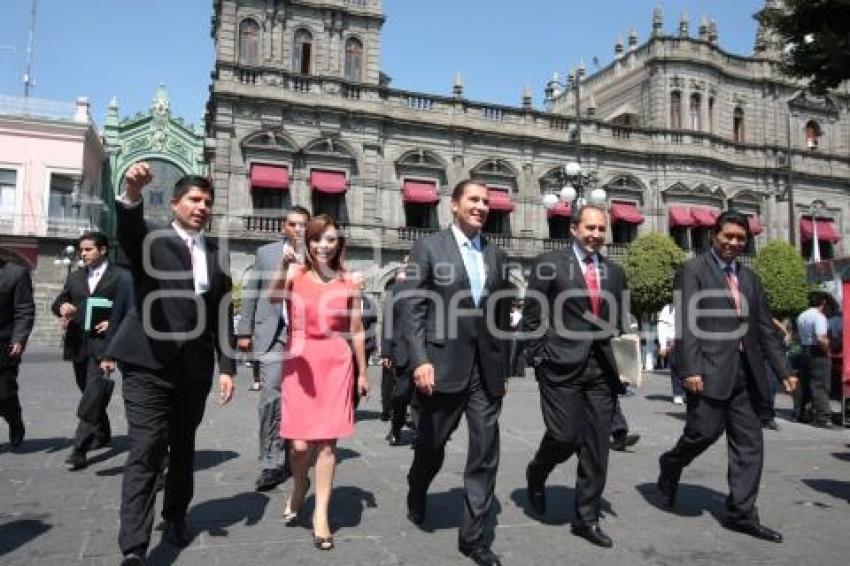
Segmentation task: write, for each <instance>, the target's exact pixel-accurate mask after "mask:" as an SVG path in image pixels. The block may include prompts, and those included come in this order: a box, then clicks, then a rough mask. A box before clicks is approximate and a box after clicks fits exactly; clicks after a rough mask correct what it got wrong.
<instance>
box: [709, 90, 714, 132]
mask: <svg viewBox="0 0 850 566" xmlns="http://www.w3.org/2000/svg"><path fill="white" fill-rule="evenodd" d="M708 131H709V132H711V133H712V134H713V133H714V97H713V96H709V97H708Z"/></svg>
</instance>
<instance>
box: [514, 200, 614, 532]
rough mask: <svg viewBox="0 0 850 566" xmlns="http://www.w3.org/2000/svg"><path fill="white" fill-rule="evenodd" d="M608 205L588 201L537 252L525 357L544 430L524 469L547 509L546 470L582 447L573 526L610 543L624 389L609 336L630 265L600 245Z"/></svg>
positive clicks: (532, 497)
mask: <svg viewBox="0 0 850 566" xmlns="http://www.w3.org/2000/svg"><path fill="white" fill-rule="evenodd" d="M607 228H608V219H607V215H606V212H605V209H604V208H602V207H600V206H597V205H592V204H587V205H584V206H582V207H581V208H580V209H579V210H578V211H577V212H576V215H575V216H574V217H573V222H572V226H571V229H570V230H571V232H572V236H573V244H572V246H570V248H568V249H566V250H561V251H553V252H548V253H545V254H543V255H541V256H539V257H538V258H537V260H536V261H535V263H534V266H533V268H532V271H531V276H530V278H529V281H528V289H527V291H526V296H525V303H524V305H523V313H522V330H523V335H524V337H525V338H526V339H527V340H528V342H527V346H526V357H527V359H528V360H529V362H530V363H531V365H533V366H534V368H535V374H536V376H537V382H538V386H539V388H540V403H541V408H542V411H543V422H544V423H545V425H546V433H545V434H544V435H543V440H542V441H541V442H540V447H539V448H538V450H537V453H536V454H535V455H534V458H533V459H532V460H531V462H530V463H529V464H528V468H527V469H526V479H527V482H528V497H529V501H530V502H531V506H532V508H533V509H534V511H535V512H536V513H537V514H539V515H543V514H544V513H545V512H546V495H545V486H546V478H547V477H548V476H549V474H550V473H551V472H552V470H553V469H554V468H555V466H557V465H558V464H560V463H562V462H565V461H567V460H568V459H569V458H570V456H572V455H573V453H576V452H577V453H578V474H577V478H576V494H575V515H576V516H575V519H574V520H573V523H572V532H573V533H574V534H576V535H578V536H580V537H583V538H585V539H587V540H589V541H590V542H592V543H593V544H596V545H598V546H602V547H610V546H612V544H613V543H612V541H611V538H610V537H609V536H608V535H607V534H605V532H603V531H602V529H601V528H600V526H599V508H600V503H601V499H602V491H603V489H604V488H605V480H606V477H607V473H608V448H609V440H610V435H611V417H612V413H613V411H614V405H615V403H616V395H617V394H619V393H621V392H622V391H623V384H622V382H621V381H620V372H619V370H618V369H617V362H616V360H615V359H614V352H613V350H612V348H611V338H612V337H613V336H614V335H615V334H616V332H617V331H618V330H619V331H622V329H623V325H622V321H623V320H624V316H625V313H624V312H623V293H624V291H625V288H626V282H625V273H624V271H623V268H622V267H620V266H619V265H617V264H615V263H613V262H611V261H609V260H608V259H607V258H605V257H604V256H602V255H601V254H600V253H599V250H600V248H601V247H602V245H603V244H604V242H605V232H606V230H607Z"/></svg>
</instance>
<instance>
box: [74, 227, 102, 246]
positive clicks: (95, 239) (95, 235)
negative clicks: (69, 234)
mask: <svg viewBox="0 0 850 566" xmlns="http://www.w3.org/2000/svg"><path fill="white" fill-rule="evenodd" d="M85 240H91V241H92V243H94V247H96V248H106V249H107V250H108V249H109V238H107V237H106V234H104V233H103V232H98V231H97V230H92V231H91V232H84V233H83V234H81V235H80V237H79V238H77V247H78V248H79V247H80V244H81V243H83V241H85Z"/></svg>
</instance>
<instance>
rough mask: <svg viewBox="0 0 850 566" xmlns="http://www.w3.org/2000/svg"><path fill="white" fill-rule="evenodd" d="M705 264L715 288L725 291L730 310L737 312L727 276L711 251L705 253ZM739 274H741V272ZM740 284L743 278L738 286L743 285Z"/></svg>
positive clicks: (739, 279) (739, 280)
mask: <svg viewBox="0 0 850 566" xmlns="http://www.w3.org/2000/svg"><path fill="white" fill-rule="evenodd" d="M703 263H704V265H703V267H704V268H705V270H706V271H707V272H708V274H709V277H710V278H711V279H713V281H714V287H715V288H716V289H718V290H720V291H725V294H724V297H725V298H726V302H727V303H729V308H731V309H732V310H734V311H737V310H738V306H737V305H736V304H735V298H734V297H733V296H732V290H731V289H730V288H729V283H727V281H726V274H725V273H723V270H722V269H720V264H718V263H717V260H716V259H715V258H714V254H712V253H711V252H710V251H709V252H706V253H704V254H703ZM738 273H740V271H739V272H738ZM740 282H741V278H740V277H739V278H738V285H740V284H741V283H740ZM739 291H740V290H739Z"/></svg>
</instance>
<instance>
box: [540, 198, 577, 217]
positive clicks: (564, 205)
mask: <svg viewBox="0 0 850 566" xmlns="http://www.w3.org/2000/svg"><path fill="white" fill-rule="evenodd" d="M572 215H573V205H571V204H570V203H568V202H564V201H562V200H560V199H558V204H556V205H555V206H553V207H552V208H550V209H549V210H547V211H546V216H548V217H549V218H552V217H553V216H562V217H564V218H569V217H570V216H572Z"/></svg>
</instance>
